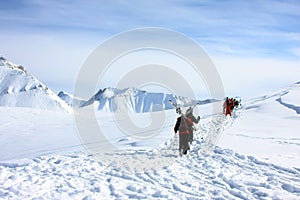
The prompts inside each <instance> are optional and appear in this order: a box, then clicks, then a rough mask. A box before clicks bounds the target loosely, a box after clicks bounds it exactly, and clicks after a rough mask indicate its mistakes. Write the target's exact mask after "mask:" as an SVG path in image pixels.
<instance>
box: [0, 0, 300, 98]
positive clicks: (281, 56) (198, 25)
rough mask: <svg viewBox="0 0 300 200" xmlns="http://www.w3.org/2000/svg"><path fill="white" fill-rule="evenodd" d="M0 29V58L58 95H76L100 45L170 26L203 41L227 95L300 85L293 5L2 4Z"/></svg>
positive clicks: (298, 8) (38, 0)
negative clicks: (81, 76)
mask: <svg viewBox="0 0 300 200" xmlns="http://www.w3.org/2000/svg"><path fill="white" fill-rule="evenodd" d="M0 26H1V33H0V54H2V55H4V56H5V57H7V58H8V59H9V60H11V61H12V62H16V63H19V64H22V65H24V66H25V67H26V68H27V69H28V70H29V71H30V72H31V73H32V74H34V75H35V76H36V77H37V78H39V79H40V80H41V81H42V82H44V83H46V84H47V85H48V86H49V87H50V88H52V89H53V90H54V91H56V92H57V91H59V90H60V89H62V90H66V91H68V92H71V93H72V87H73V84H74V81H75V79H76V75H77V73H78V71H79V69H80V67H81V65H82V63H83V62H84V60H85V59H86V58H87V56H88V55H89V53H90V52H91V51H92V50H93V49H94V48H96V47H97V46H98V45H99V44H100V43H101V42H103V41H104V40H106V39H108V38H109V37H111V36H113V35H114V34H118V33H120V32H122V31H127V30H130V29H135V28H142V27H162V28H169V29H172V30H175V31H178V32H181V33H183V34H185V35H187V36H188V37H190V38H192V39H194V40H195V41H196V42H198V43H199V44H200V45H201V46H202V47H203V48H204V50H205V51H206V52H207V53H208V55H209V56H210V57H211V58H212V60H213V61H214V62H215V64H216V66H217V68H218V69H219V71H220V75H221V78H222V80H223V83H224V87H225V90H226V93H227V94H228V95H247V94H242V93H245V90H248V92H249V88H250V87H251V93H250V92H249V95H257V94H259V93H263V92H264V91H268V90H270V89H272V88H273V89H277V88H278V87H280V86H284V85H286V84H291V83H293V82H295V81H299V79H300V77H299V79H298V76H297V75H298V74H300V71H299V70H300V2H299V1H296V0H295V1H267V0H266V1H258V0H257V1H230V0H224V1H208V0H207V1H206V0H202V1H201V0H187V1H184V0H165V1H159V0H153V1H138V0H134V1H129V0H127V1H125V0H124V1H121V0H118V1H96V0H91V1H76V0H75V1H58V0H57V1H56V0H52V1H47V0H11V1H5V2H1V4H0ZM274 69H276V70H277V72H275V70H274ZM258 72H260V73H261V74H259V75H257V73H258ZM237 85H240V87H237ZM253 85H255V87H254V88H255V89H254V88H253ZM241 88H242V89H241Z"/></svg>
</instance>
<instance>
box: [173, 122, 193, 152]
mask: <svg viewBox="0 0 300 200" xmlns="http://www.w3.org/2000/svg"><path fill="white" fill-rule="evenodd" d="M190 126H193V121H192V120H191V119H189V118H187V117H185V116H180V117H178V118H177V121H176V124H175V127H174V132H175V134H176V133H177V131H179V154H180V155H182V154H184V155H185V154H187V151H188V150H189V149H190V145H189V140H190V128H189V127H190Z"/></svg>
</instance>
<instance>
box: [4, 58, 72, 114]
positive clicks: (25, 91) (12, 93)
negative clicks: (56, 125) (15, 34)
mask: <svg viewBox="0 0 300 200" xmlns="http://www.w3.org/2000/svg"><path fill="white" fill-rule="evenodd" d="M0 106H8V107H29V108H38V109H46V110H64V111H67V112H71V111H72V109H71V108H70V106H68V105H67V104H66V103H65V102H64V101H62V100H61V99H60V98H59V97H58V96H57V95H56V94H55V93H54V92H52V91H51V90H50V89H49V88H48V87H47V86H45V85H44V84H43V83H41V82H40V81H39V80H38V79H36V78H35V77H34V76H32V75H31V74H30V73H28V72H27V71H26V70H25V68H24V67H23V66H20V65H15V64H13V63H11V62H9V61H8V60H6V59H5V58H4V57H0Z"/></svg>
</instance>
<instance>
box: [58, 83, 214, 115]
mask: <svg viewBox="0 0 300 200" xmlns="http://www.w3.org/2000/svg"><path fill="white" fill-rule="evenodd" d="M58 96H59V97H60V98H62V99H63V100H64V101H65V102H66V103H67V104H68V105H70V106H72V107H75V108H79V107H85V106H89V105H91V104H96V105H97V107H98V110H105V111H110V112H118V111H127V110H130V111H132V112H136V113H143V112H150V111H160V110H169V109H173V107H172V105H171V104H170V103H169V100H172V101H174V102H176V103H177V104H179V105H181V106H183V107H187V106H191V105H195V104H196V103H198V102H199V103H200V104H205V103H211V102H212V101H216V100H203V101H199V100H192V99H190V98H187V97H180V96H176V95H173V94H165V93H154V92H147V91H144V90H139V89H136V88H125V89H116V88H104V89H100V90H99V91H98V92H97V93H96V94H95V95H93V96H92V97H91V98H90V99H88V100H86V101H84V100H80V99H78V98H74V97H73V96H72V95H70V94H67V93H64V92H60V93H59V94H58Z"/></svg>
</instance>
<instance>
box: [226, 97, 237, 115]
mask: <svg viewBox="0 0 300 200" xmlns="http://www.w3.org/2000/svg"><path fill="white" fill-rule="evenodd" d="M240 105H241V100H237V99H235V98H229V97H226V98H225V101H224V104H223V113H224V114H225V116H227V115H230V116H232V111H233V109H234V108H238V107H239V106H240Z"/></svg>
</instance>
